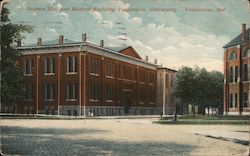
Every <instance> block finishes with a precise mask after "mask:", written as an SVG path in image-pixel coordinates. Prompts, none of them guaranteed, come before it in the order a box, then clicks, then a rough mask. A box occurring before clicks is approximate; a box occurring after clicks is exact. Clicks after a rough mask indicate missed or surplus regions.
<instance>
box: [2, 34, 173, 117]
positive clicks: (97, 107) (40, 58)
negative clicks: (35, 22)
mask: <svg viewBox="0 0 250 156" xmlns="http://www.w3.org/2000/svg"><path fill="white" fill-rule="evenodd" d="M17 49H18V50H19V51H20V52H21V53H22V56H21V58H20V60H19V61H18V62H19V65H20V67H21V68H22V70H23V72H24V77H25V86H26V87H25V89H26V96H25V100H24V101H23V103H21V104H18V105H17V106H16V107H15V108H9V107H7V106H3V107H5V108H4V109H5V110H4V111H5V112H8V111H9V112H11V111H10V109H12V111H15V113H24V114H60V115H85V116H92V115H94V116H96V115H124V114H131V115H139V114H140V115H145V114H160V113H161V112H162V109H163V101H162V100H157V99H159V98H160V97H161V96H163V95H161V93H160V94H159V93H158V92H159V90H157V85H158V86H159V85H162V84H161V82H157V72H158V71H159V70H160V69H159V68H160V66H159V65H157V60H155V63H154V64H153V63H150V62H149V61H148V60H147V59H146V60H142V58H141V57H140V56H139V55H138V53H137V52H136V51H135V50H134V49H133V48H132V47H131V46H127V47H113V48H109V47H105V46H104V41H103V40H101V42H100V45H95V44H92V43H89V42H87V41H86V34H83V35H82V41H81V42H74V41H71V40H68V39H64V36H60V37H59V39H58V40H53V41H45V42H43V41H42V39H41V38H38V41H37V44H34V45H30V46H21V44H19V46H18V48H17ZM169 71H170V72H171V74H172V75H175V71H174V70H169ZM165 74H168V72H166V73H165ZM169 80H170V79H168V80H165V81H169ZM173 81H174V77H173V76H171V82H170V83H171V84H172V83H173ZM157 93H158V94H157ZM170 96H172V94H167V97H166V99H167V100H165V101H164V102H165V105H164V107H165V106H168V105H170V102H171V107H175V100H174V97H171V99H172V100H168V98H169V97H170ZM157 102H158V103H157ZM172 109H173V108H172ZM173 111H174V110H172V111H171V112H173Z"/></svg>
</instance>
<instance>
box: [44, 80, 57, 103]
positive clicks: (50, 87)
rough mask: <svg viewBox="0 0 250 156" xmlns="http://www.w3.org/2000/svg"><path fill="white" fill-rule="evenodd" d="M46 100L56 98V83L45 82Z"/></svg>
mask: <svg viewBox="0 0 250 156" xmlns="http://www.w3.org/2000/svg"><path fill="white" fill-rule="evenodd" d="M44 100H45V101H50V100H55V85H54V84H45V86H44Z"/></svg>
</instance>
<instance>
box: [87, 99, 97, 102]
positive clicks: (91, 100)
mask: <svg viewBox="0 0 250 156" xmlns="http://www.w3.org/2000/svg"><path fill="white" fill-rule="evenodd" d="M89 101H90V102H99V100H94V99H89Z"/></svg>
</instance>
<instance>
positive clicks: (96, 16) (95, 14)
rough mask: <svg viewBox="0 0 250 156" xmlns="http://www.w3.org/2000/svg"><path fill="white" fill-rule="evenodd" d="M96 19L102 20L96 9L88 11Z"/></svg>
mask: <svg viewBox="0 0 250 156" xmlns="http://www.w3.org/2000/svg"><path fill="white" fill-rule="evenodd" d="M90 13H91V14H92V15H93V16H94V17H95V19H96V20H102V15H101V14H100V13H99V12H98V11H91V12H90Z"/></svg>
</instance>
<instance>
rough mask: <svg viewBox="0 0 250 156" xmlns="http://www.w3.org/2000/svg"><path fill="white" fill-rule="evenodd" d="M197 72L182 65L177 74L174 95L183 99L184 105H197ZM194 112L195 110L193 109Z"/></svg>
mask: <svg viewBox="0 0 250 156" xmlns="http://www.w3.org/2000/svg"><path fill="white" fill-rule="evenodd" d="M194 84H195V72H194V70H192V68H189V67H182V68H181V69H180V70H179V71H178V72H177V74H176V81H175V83H174V95H175V96H176V97H178V98H180V99H181V101H182V102H183V103H184V105H188V104H192V105H195V98H196V96H195V92H196V91H197V90H196V88H195V86H194ZM193 113H194V111H193Z"/></svg>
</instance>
